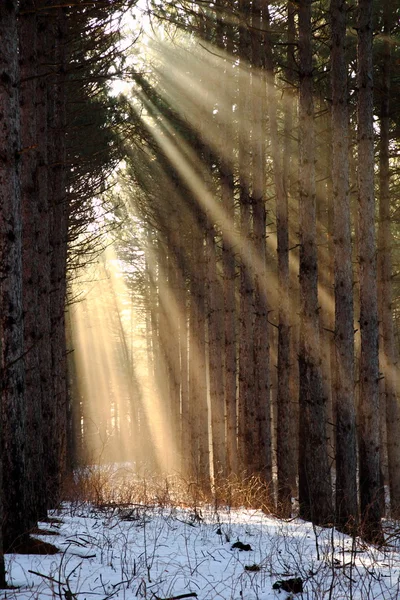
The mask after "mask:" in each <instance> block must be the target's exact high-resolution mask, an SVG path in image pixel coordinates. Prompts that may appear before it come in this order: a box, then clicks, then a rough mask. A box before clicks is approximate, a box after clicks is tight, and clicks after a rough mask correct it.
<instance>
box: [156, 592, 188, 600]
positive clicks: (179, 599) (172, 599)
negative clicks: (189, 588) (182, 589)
mask: <svg viewBox="0 0 400 600" xmlns="http://www.w3.org/2000/svg"><path fill="white" fill-rule="evenodd" d="M154 597H155V598H156V600H182V598H197V594H196V592H190V593H189V594H180V595H179V596H169V597H168V598H160V597H159V596H156V595H155V594H154Z"/></svg>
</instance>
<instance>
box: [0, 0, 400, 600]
mask: <svg viewBox="0 0 400 600" xmlns="http://www.w3.org/2000/svg"><path fill="white" fill-rule="evenodd" d="M399 15H400V5H399V2H398V0H390V1H388V2H381V1H375V2H373V1H372V0H358V2H356V1H355V0H354V1H353V0H330V2H328V0H318V1H312V0H298V1H296V2H292V1H288V2H286V1H278V0H276V1H274V2H266V1H262V0H235V1H232V2H228V1H227V0H215V1H214V2H211V1H209V0H201V1H189V0H181V1H180V2H171V1H169V0H89V1H88V0H85V1H84V0H75V1H73V2H69V1H67V2H65V3H64V2H63V3H61V4H60V3H58V2H56V1H55V0H6V1H3V2H2V3H1V4H0V32H1V37H2V40H3V44H2V48H1V49H0V71H1V74H0V80H1V94H0V116H1V136H0V144H1V163H0V315H1V318H0V331H1V345H0V349H1V384H2V385H1V410H2V420H1V423H2V425H1V432H0V439H1V442H2V453H1V455H0V456H1V460H0V467H1V468H0V475H1V477H0V481H1V482H2V483H1V486H0V489H2V490H3V491H2V494H0V499H1V502H0V509H1V510H0V518H1V519H0V520H1V521H2V523H3V527H2V531H1V535H0V556H3V554H4V553H8V552H11V551H13V552H18V551H21V552H22V551H24V548H25V550H26V548H27V547H30V546H29V544H30V543H31V539H32V538H31V537H30V534H32V533H34V531H35V528H36V527H37V524H38V522H39V521H43V520H44V519H46V518H47V515H48V510H50V509H54V508H55V507H57V506H59V505H60V503H61V502H63V501H66V500H68V498H69V495H68V494H69V491H68V490H71V489H72V487H73V488H74V489H75V486H76V481H77V479H76V477H77V473H78V472H82V471H80V470H81V469H83V468H84V467H89V466H90V467H93V466H94V465H96V466H99V468H100V466H101V468H106V466H107V465H108V466H109V465H115V464H118V465H120V464H123V465H126V466H129V469H130V470H131V473H132V477H133V478H134V480H135V481H136V482H138V481H139V479H140V478H147V477H155V478H156V479H157V480H158V481H164V480H165V481H168V482H169V483H168V485H171V486H172V487H174V486H176V489H178V488H179V489H180V490H181V489H182V487H183V488H186V489H187V490H188V495H190V496H191V497H193V490H196V494H197V495H196V498H198V499H199V502H205V503H212V502H215V503H216V504H219V503H222V504H224V505H226V506H229V504H230V502H231V501H232V498H233V496H235V498H237V494H236V492H235V493H234V490H237V486H238V485H239V486H240V487H241V489H242V490H243V492H242V498H241V504H242V505H243V506H246V507H251V508H260V509H262V510H263V511H264V512H266V513H269V514H274V515H276V516H277V517H279V518H285V519H287V518H291V517H293V516H298V517H299V518H301V519H304V520H306V521H311V522H312V523H313V525H314V526H317V525H318V526H331V527H333V526H335V527H336V528H337V529H338V530H339V531H341V532H344V533H348V534H351V535H353V536H358V535H359V536H361V537H362V538H363V539H364V540H365V541H366V542H371V543H376V544H383V543H384V542H385V534H384V528H383V526H382V522H383V520H384V519H385V518H388V517H390V518H392V519H397V518H398V517H399V510H400V508H399V507H400V408H399V390H398V368H399V367H398V353H399V344H400V339H399V323H400V321H399V315H400V302H399V299H400V296H399V291H400V287H399V281H400V280H399V268H398V266H399V252H398V249H399V236H400V227H399V223H400V221H399V197H400V196H399V192H400V184H399V155H400V154H399V148H400V146H399V127H400V120H399V117H400V105H399V97H400V94H399V93H398V92H400V88H399V78H398V65H399V61H400V48H399V43H398V39H399V34H400V30H399ZM1 465H2V466H1ZM113 468H114V467H113ZM132 485H133V484H132ZM246 489H247V490H248V493H246ZM254 490H258V492H257V493H254ZM235 494H236V495H235ZM200 499H201V500H200ZM196 502H197V500H196ZM235 502H237V500H235ZM196 510H197V509H196ZM1 545H2V547H3V553H2V551H1ZM5 575H6V574H5V571H4V561H3V562H2V561H0V586H1V587H5V586H6V576H5ZM66 597H67V596H66ZM333 597H334V596H332V595H330V596H329V598H333ZM71 598H72V596H71Z"/></svg>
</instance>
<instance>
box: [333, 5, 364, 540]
mask: <svg viewBox="0 0 400 600" xmlns="http://www.w3.org/2000/svg"><path fill="white" fill-rule="evenodd" d="M347 10H348V7H347V2H346V0H331V27H332V53H331V60H332V68H331V81H332V157H333V160H332V181H333V210H334V225H333V241H334V273H335V373H334V396H335V409H336V418H335V421H336V522H337V524H338V525H339V526H340V527H342V528H343V527H345V528H346V527H350V526H352V525H354V524H357V522H358V502H357V445H356V422H355V403H354V333H353V328H354V325H353V324H354V310H353V269H352V261H351V256H352V247H351V215H350V193H349V190H350V186H349V149H348V137H349V122H348V119H349V117H348V110H347V103H348V94H347V62H346V46H345V44H346V12H347Z"/></svg>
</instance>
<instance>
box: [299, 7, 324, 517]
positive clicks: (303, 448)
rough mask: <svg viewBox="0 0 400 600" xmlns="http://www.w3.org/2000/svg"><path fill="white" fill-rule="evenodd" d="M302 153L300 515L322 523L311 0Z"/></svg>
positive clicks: (305, 37) (303, 51)
mask: <svg viewBox="0 0 400 600" xmlns="http://www.w3.org/2000/svg"><path fill="white" fill-rule="evenodd" d="M298 10H299V59H300V94H299V123H300V131H299V139H300V144H299V154H300V164H299V167H300V177H299V187H300V190H299V192H300V204H299V216H300V271H299V281H300V348H299V376H300V390H299V392H300V395H299V402H300V423H299V503H300V516H301V517H302V518H305V519H308V520H312V521H313V522H314V523H317V524H324V523H328V522H329V521H330V520H331V518H332V490H331V480H330V469H329V461H328V453H327V444H326V397H325V395H324V388H323V384H322V374H321V359H320V340H319V318H318V311H319V308H318V266H317V247H316V218H315V166H314V162H315V153H314V145H315V139H314V101H313V75H312V73H313V68H312V46H311V39H312V33H311V0H304V2H302V4H301V5H300V6H299V9H298Z"/></svg>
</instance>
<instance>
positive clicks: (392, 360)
mask: <svg viewBox="0 0 400 600" xmlns="http://www.w3.org/2000/svg"><path fill="white" fill-rule="evenodd" d="M391 13H392V11H391V8H390V3H389V2H386V3H385V4H384V6H383V36H384V37H383V42H382V43H383V57H382V59H383V65H382V88H381V94H382V96H381V106H380V152H379V248H378V261H379V263H378V266H379V298H380V307H379V308H380V322H381V330H382V351H381V361H382V365H381V367H380V370H381V371H382V373H383V375H384V379H383V387H384V396H385V404H386V428H387V432H386V438H387V451H388V463H389V489H390V508H391V514H392V518H398V517H399V515H400V407H399V404H398V397H397V379H398V376H397V369H398V353H397V349H396V342H395V336H394V327H393V312H392V300H393V292H392V244H393V235H392V230H391V214H390V167H389V144H390V105H389V98H390V62H391V42H390V33H391V32H390V24H391V22H392V14H391Z"/></svg>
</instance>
